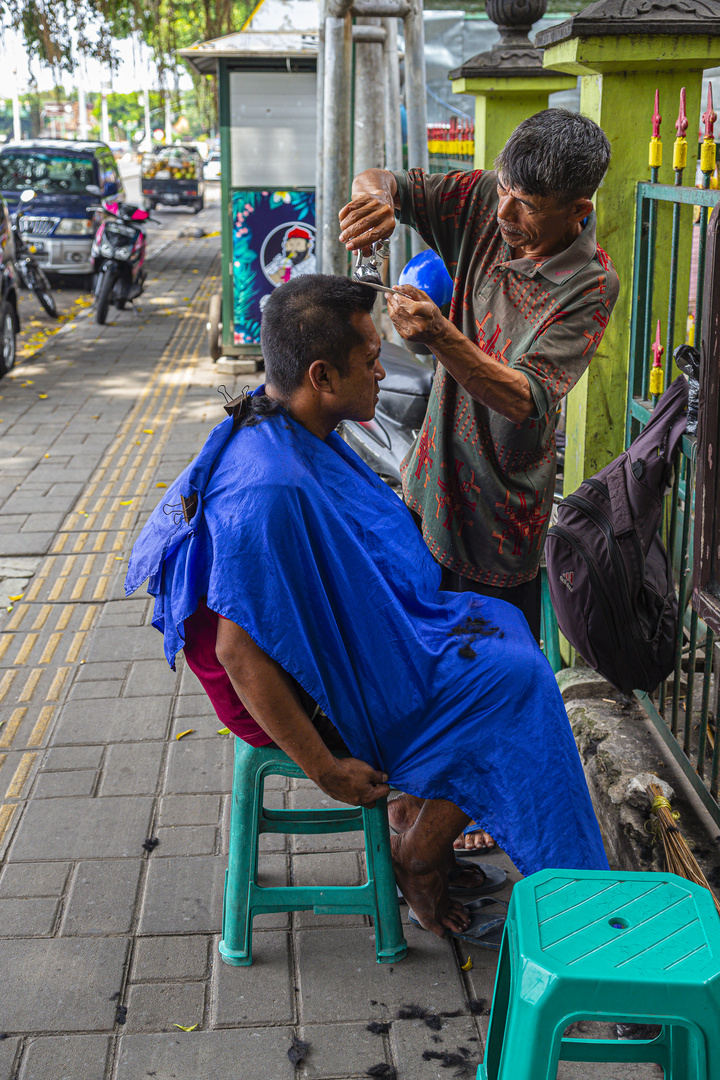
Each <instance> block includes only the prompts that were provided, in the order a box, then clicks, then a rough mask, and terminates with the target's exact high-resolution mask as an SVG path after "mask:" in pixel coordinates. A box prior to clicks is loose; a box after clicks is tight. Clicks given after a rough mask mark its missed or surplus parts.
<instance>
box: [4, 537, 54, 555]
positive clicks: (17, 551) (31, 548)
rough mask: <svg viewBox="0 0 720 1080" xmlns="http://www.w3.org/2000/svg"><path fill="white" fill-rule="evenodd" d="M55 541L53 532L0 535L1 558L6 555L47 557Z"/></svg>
mask: <svg viewBox="0 0 720 1080" xmlns="http://www.w3.org/2000/svg"><path fill="white" fill-rule="evenodd" d="M54 539H55V533H52V532H26V533H16V534H15V535H12V534H9V533H2V534H0V557H3V556H5V555H46V554H47V552H48V551H49V550H50V545H51V544H52V542H53V540H54Z"/></svg>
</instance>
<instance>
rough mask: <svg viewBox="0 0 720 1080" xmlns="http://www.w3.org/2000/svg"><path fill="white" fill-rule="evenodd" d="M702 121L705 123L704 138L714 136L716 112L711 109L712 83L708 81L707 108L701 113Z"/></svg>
mask: <svg viewBox="0 0 720 1080" xmlns="http://www.w3.org/2000/svg"><path fill="white" fill-rule="evenodd" d="M702 119H703V123H704V124H705V138H706V139H713V138H714V129H715V121H716V120H717V113H716V112H715V110H714V109H713V92H712V83H711V82H709V83H708V103H707V109H706V110H705V112H704V113H703V115H702Z"/></svg>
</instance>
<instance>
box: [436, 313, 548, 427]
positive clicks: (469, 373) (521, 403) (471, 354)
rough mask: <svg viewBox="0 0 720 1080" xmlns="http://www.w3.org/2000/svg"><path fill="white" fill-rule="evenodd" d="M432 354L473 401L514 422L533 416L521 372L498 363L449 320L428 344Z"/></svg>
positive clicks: (526, 386)
mask: <svg viewBox="0 0 720 1080" xmlns="http://www.w3.org/2000/svg"><path fill="white" fill-rule="evenodd" d="M431 348H432V351H433V354H434V355H435V357H436V358H437V359H438V360H439V362H440V363H441V364H442V365H443V367H445V368H446V369H447V370H448V371H449V373H450V374H451V375H452V377H453V378H454V379H455V381H456V382H458V383H460V385H461V386H462V387H463V389H464V390H466V391H467V393H468V394H470V396H471V397H472V398H474V400H475V401H479V402H480V403H481V404H482V405H486V406H487V407H488V408H489V409H493V410H494V411H495V412H499V413H500V414H501V415H502V416H505V417H507V419H508V420H512V421H513V422H514V423H516V424H520V423H522V422H523V421H524V420H527V418H528V417H529V416H531V415H532V413H533V412H534V409H535V403H534V400H533V396H532V393H531V390H530V383H529V381H528V379H527V378H526V377H525V375H523V373H522V372H521V371H515V369H514V368H511V367H506V366H505V365H504V364H501V363H498V361H497V360H495V359H493V357H492V356H488V354H487V353H484V352H483V351H482V349H480V348H478V346H477V345H474V344H473V343H472V341H470V339H469V338H467V337H465V335H464V334H463V333H462V332H461V331H460V330H458V328H457V327H456V326H454V325H453V323H451V322H450V321H449V320H448V319H445V320H444V326H443V329H442V331H441V333H440V334H439V335H438V336H437V337H435V338H434V339H433V341H432V343H431Z"/></svg>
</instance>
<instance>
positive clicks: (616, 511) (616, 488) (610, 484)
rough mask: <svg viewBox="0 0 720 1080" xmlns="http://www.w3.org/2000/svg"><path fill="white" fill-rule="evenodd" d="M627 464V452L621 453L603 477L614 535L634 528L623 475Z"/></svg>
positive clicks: (622, 533)
mask: <svg viewBox="0 0 720 1080" xmlns="http://www.w3.org/2000/svg"><path fill="white" fill-rule="evenodd" d="M628 465H629V458H628V455H627V453H624V454H621V455H620V457H619V458H618V459H617V461H615V462H614V466H615V467H614V468H612V469H609V470H608V471H607V472H606V474H605V477H604V479H605V482H606V483H607V488H608V495H609V497H610V506H611V508H612V522H613V531H614V533H615V535H616V536H624V535H625V534H626V533H631V532H632V531H633V529H634V528H635V520H634V517H633V512H632V507H631V506H630V499H629V498H628V489H627V479H626V477H625V469H626V467H627V466H628Z"/></svg>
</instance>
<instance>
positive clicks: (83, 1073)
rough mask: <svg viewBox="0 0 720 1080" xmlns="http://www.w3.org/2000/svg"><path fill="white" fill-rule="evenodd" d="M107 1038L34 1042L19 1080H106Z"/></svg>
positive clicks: (49, 1039)
mask: <svg viewBox="0 0 720 1080" xmlns="http://www.w3.org/2000/svg"><path fill="white" fill-rule="evenodd" d="M108 1043H109V1039H108V1037H107V1035H63V1036H61V1037H59V1038H58V1037H55V1038H48V1039H32V1040H31V1041H30V1043H29V1045H28V1049H27V1050H26V1052H25V1056H24V1058H23V1064H22V1068H21V1069H20V1073H19V1074H18V1080H103V1077H104V1076H105V1062H106V1059H107V1052H108Z"/></svg>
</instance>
